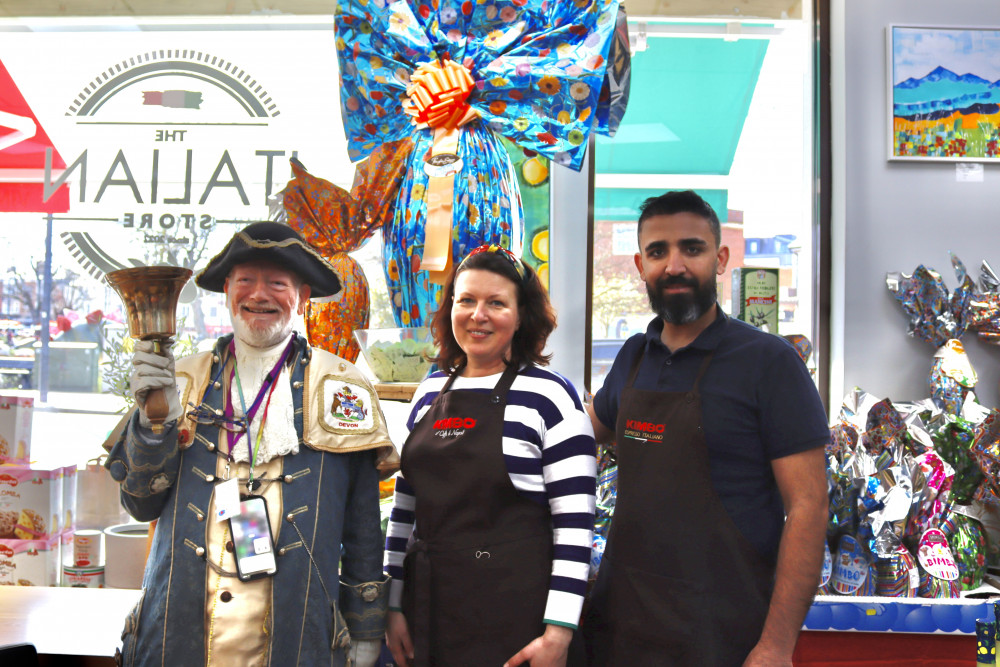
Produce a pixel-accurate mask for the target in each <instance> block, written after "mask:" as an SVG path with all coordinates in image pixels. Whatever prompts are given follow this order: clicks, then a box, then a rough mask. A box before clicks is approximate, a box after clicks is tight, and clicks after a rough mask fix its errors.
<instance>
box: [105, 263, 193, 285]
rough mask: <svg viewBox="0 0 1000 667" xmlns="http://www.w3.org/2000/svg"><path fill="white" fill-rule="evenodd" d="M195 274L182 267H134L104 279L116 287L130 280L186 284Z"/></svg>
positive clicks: (106, 275) (106, 276) (109, 273)
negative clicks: (178, 281)
mask: <svg viewBox="0 0 1000 667" xmlns="http://www.w3.org/2000/svg"><path fill="white" fill-rule="evenodd" d="M193 273H194V272H193V271H191V269H186V268H184V267H182V266H134V267H131V268H128V269H118V270H117V271H109V272H108V273H106V274H104V279H105V280H106V281H107V282H108V284H109V285H111V286H112V287H115V286H116V285H118V284H121V283H123V282H126V281H128V280H135V279H139V278H141V279H142V280H144V281H145V280H171V281H172V280H179V279H181V278H183V279H184V281H185V282H187V280H188V279H189V278H190V277H191V275H192V274H193Z"/></svg>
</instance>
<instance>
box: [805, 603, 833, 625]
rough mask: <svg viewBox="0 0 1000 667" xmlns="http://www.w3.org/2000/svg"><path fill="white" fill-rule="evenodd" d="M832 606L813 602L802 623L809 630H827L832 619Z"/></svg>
mask: <svg viewBox="0 0 1000 667" xmlns="http://www.w3.org/2000/svg"><path fill="white" fill-rule="evenodd" d="M832 608H833V605H831V604H829V603H828V602H814V603H813V605H812V607H810V608H809V613H808V614H806V620H805V622H804V623H803V625H805V626H806V627H807V628H808V629H810V630H829V629H830V623H831V621H832V619H833V612H832V611H831V610H832Z"/></svg>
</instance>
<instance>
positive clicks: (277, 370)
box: [225, 337, 295, 481]
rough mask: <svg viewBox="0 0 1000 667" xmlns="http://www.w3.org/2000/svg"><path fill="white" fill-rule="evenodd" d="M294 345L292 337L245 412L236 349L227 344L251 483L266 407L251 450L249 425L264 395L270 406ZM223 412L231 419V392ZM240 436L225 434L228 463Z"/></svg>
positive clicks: (228, 393) (228, 394)
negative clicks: (239, 409) (241, 416)
mask: <svg viewBox="0 0 1000 667" xmlns="http://www.w3.org/2000/svg"><path fill="white" fill-rule="evenodd" d="M294 343H295V339H294V337H293V338H292V340H290V341H288V346H287V347H285V351H284V352H283V353H282V354H281V358H280V359H279V360H278V363H277V364H275V366H274V368H272V369H271V372H270V373H268V374H267V377H265V378H264V383H263V385H261V388H260V391H258V392H257V397H256V398H255V399H254V402H253V405H251V406H250V409H249V410H247V407H246V400H245V399H244V397H243V382H242V381H241V380H240V370H239V364H238V363H237V361H236V347H235V344H234V343H233V342H230V344H229V346H230V352H231V353H232V357H233V371H232V373H231V374H230V376H229V379H230V383H232V381H233V379H234V378H235V380H236V390H237V392H238V393H239V396H240V407H241V408H242V409H243V419H244V420H245V422H246V433H247V443H248V444H247V448H248V450H249V451H248V452H247V454H248V455H249V457H250V479H251V481H252V480H253V467H254V464H255V462H256V456H257V451H258V449H259V448H260V438H261V434H262V433H263V430H264V419H266V418H267V407H266V406H265V408H264V415H263V416H262V418H261V423H260V428H259V429H258V430H257V442H256V446H255V447H254V448H252V449H251V448H250V446H249V442H250V424H251V423H252V422H253V418H254V415H256V414H257V409H258V408H259V407H260V403H261V401H262V400H263V399H264V395H265V394H267V404H268V405H270V403H271V395H272V394H273V393H274V388H275V387H276V386H277V382H276V380H277V379H278V377H279V376H280V375H281V369H282V367H283V366H284V365H285V360H286V359H288V355H289V353H290V352H291V351H292V347H293V346H294ZM225 412H226V416H227V417H231V416H232V415H233V404H232V397H231V391H230V392H226V410H225ZM241 435H242V433H233V432H232V431H228V432H227V434H226V436H227V439H228V441H229V452H228V453H227V456H228V458H229V460H230V461H232V460H233V449H234V448H235V446H236V443H237V442H239V439H240V436H241Z"/></svg>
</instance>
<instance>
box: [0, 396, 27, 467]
mask: <svg viewBox="0 0 1000 667" xmlns="http://www.w3.org/2000/svg"><path fill="white" fill-rule="evenodd" d="M34 409H35V399H33V398H29V397H26V396H0V464H4V463H14V464H20V465H27V464H28V461H29V460H30V456H31V415H32V411H33V410H34Z"/></svg>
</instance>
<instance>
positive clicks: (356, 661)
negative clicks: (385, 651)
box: [347, 639, 382, 667]
mask: <svg viewBox="0 0 1000 667" xmlns="http://www.w3.org/2000/svg"><path fill="white" fill-rule="evenodd" d="M381 653H382V640H381V639H364V640H358V639H352V640H351V648H350V650H349V651H348V653H347V660H348V662H347V664H349V665H354V667H375V663H376V662H378V657H379V655H380V654H381Z"/></svg>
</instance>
